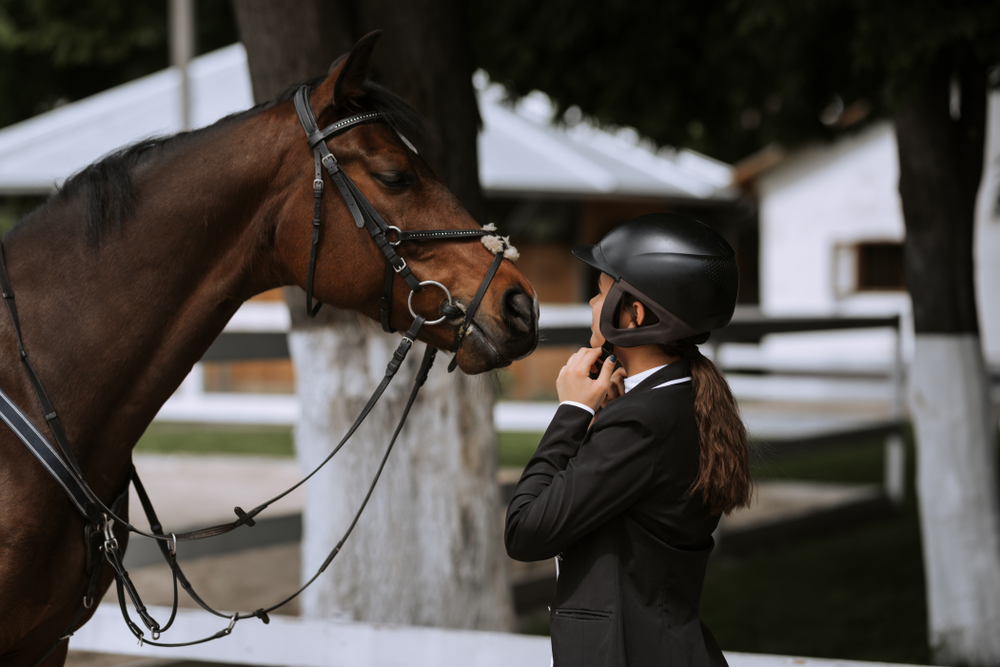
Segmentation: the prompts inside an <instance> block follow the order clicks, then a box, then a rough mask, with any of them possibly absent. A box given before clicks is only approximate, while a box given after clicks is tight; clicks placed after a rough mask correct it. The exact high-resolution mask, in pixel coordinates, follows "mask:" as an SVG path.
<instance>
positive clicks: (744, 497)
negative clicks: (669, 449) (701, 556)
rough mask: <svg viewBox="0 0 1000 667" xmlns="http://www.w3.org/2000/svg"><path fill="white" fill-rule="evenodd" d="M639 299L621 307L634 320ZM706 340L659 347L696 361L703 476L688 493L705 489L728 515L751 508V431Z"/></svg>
mask: <svg viewBox="0 0 1000 667" xmlns="http://www.w3.org/2000/svg"><path fill="white" fill-rule="evenodd" d="M636 301H637V299H636V298H635V297H633V296H632V295H630V294H625V295H624V297H623V298H622V306H621V308H622V310H623V311H625V312H627V313H628V314H629V315H630V316H631V317H632V320H633V321H635V320H636V319H637V318H636V312H635V309H634V307H633V305H632V304H633V303H635V302H636ZM640 303H641V302H640ZM656 319H657V318H656V315H655V314H653V312H652V311H651V310H650V309H648V308H646V309H645V318H644V321H643V323H642V324H640V325H639V326H643V325H647V324H654V323H655V322H656ZM706 340H708V334H701V335H699V336H695V337H693V338H688V339H684V340H680V341H677V342H676V343H670V344H667V345H660V348H661V349H662V350H663V352H664V353H666V354H668V355H670V356H672V357H681V358H684V359H687V360H688V361H689V362H690V364H691V384H692V388H693V389H694V415H695V419H696V421H697V422H698V477H697V478H696V479H695V481H694V484H692V485H691V488H690V489H688V493H691V494H694V493H700V494H701V497H702V499H703V500H704V502H705V504H706V505H708V508H709V511H711V512H712V513H713V514H720V513H721V514H729V513H731V512H732V511H733V510H735V509H738V508H740V507H749V506H750V498H751V495H752V494H753V482H752V481H751V479H750V451H749V448H748V446H747V429H746V426H745V425H744V424H743V420H742V419H741V418H740V409H739V406H738V405H737V403H736V398H735V397H734V396H733V392H732V389H730V388H729V383H728V382H727V381H726V378H725V377H724V376H723V375H722V371H720V370H719V368H718V367H717V366H716V365H715V364H714V363H712V360H711V359H709V358H707V357H705V356H704V355H703V354H702V353H701V350H699V349H698V344H700V343H704V342H705V341H706Z"/></svg>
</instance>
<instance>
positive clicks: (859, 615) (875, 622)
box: [701, 502, 931, 664]
mask: <svg viewBox="0 0 1000 667" xmlns="http://www.w3.org/2000/svg"><path fill="white" fill-rule="evenodd" d="M926 613H927V612H926V606H925V598H924V577H923V561H922V557H921V547H920V528H919V525H918V522H917V515H916V510H915V507H914V504H913V503H912V502H911V503H910V504H909V505H908V506H907V507H906V508H905V510H904V512H903V513H902V515H900V516H899V517H897V518H895V519H892V520H889V521H882V522H878V523H873V524H869V525H866V526H862V527H859V528H855V529H852V530H845V531H843V532H838V533H837V534H835V535H831V536H829V537H825V538H821V539H815V540H809V541H805V542H802V543H799V544H796V545H793V546H790V547H785V548H783V549H781V550H777V551H773V552H767V553H758V554H755V555H752V556H750V557H747V558H743V559H739V560H736V559H726V558H720V559H716V560H713V561H712V562H711V563H710V564H709V569H708V574H707V575H706V578H705V588H704V592H703V594H702V602H701V616H702V620H703V621H704V622H705V623H706V624H707V625H708V626H709V627H710V628H711V629H712V631H713V632H714V634H715V636H716V638H717V639H718V640H719V644H720V645H721V646H722V647H723V648H725V649H726V650H728V651H746V652H754V653H776V654H782V655H803V656H811V657H825V658H842V659H854V660H877V661H885V662H908V663H918V664H929V663H930V661H931V655H930V651H929V649H928V648H927V632H926V623H927V616H926Z"/></svg>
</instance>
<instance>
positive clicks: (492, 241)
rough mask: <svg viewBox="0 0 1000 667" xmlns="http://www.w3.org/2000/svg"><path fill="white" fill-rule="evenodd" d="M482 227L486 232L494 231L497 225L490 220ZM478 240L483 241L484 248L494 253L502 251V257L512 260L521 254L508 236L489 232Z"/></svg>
mask: <svg viewBox="0 0 1000 667" xmlns="http://www.w3.org/2000/svg"><path fill="white" fill-rule="evenodd" d="M483 229H484V230H485V231H487V232H495V231H496V230H497V226H496V225H494V224H493V223H492V222H491V223H489V224H486V225H483ZM480 240H481V241H482V242H483V245H484V246H486V249H487V250H489V251H490V252H491V253H493V254H494V255H498V254H500V253H503V256H504V258H505V259H509V260H510V261H512V262H513V261H515V260H517V259H518V258H519V257H520V256H521V253H519V252H518V251H517V248H515V247H514V246H513V245H512V244H511V242H510V237H509V236H500V235H499V234H490V235H489V236H484V237H482V238H481V239H480Z"/></svg>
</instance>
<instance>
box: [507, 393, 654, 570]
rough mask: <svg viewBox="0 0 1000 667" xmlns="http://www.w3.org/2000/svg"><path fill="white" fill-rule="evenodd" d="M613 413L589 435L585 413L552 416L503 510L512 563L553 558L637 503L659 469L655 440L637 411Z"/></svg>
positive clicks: (566, 409) (562, 411) (565, 409)
mask: <svg viewBox="0 0 1000 667" xmlns="http://www.w3.org/2000/svg"><path fill="white" fill-rule="evenodd" d="M613 407H615V408H617V407H618V406H615V404H614V403H611V404H610V405H609V406H608V407H607V408H606V409H605V410H604V411H603V412H602V413H601V414H600V415H599V416H598V418H597V419H596V420H595V421H594V425H593V428H591V430H590V432H589V433H588V432H587V426H588V424H589V422H590V414H589V413H588V412H587V411H585V410H582V409H580V408H576V407H573V406H560V407H559V409H558V410H557V411H556V416H555V418H554V419H553V420H552V423H551V424H550V425H549V428H548V430H546V431H545V435H544V436H543V437H542V441H541V443H540V444H539V445H538V450H537V451H536V452H535V455H534V456H533V457H532V458H531V460H530V461H529V462H528V465H527V466H526V467H525V469H524V473H523V474H522V475H521V480H520V481H519V482H518V483H517V486H516V487H515V488H514V495H513V498H511V501H510V505H509V506H508V507H507V522H506V526H505V530H504V544H505V546H506V547H507V553H508V555H510V557H511V558H515V559H517V560H524V561H531V560H542V559H545V558H551V557H553V556H555V555H556V554H558V553H560V552H561V551H563V550H564V549H565V548H566V547H567V546H569V545H571V544H573V543H574V542H575V541H577V540H578V539H580V538H581V537H583V536H584V535H586V534H587V533H589V532H591V531H592V530H594V529H596V528H598V527H600V526H601V525H602V524H603V523H604V522H606V521H607V520H608V519H610V518H612V517H614V516H616V515H618V514H620V513H621V512H622V511H624V510H625V509H627V508H628V507H629V506H630V505H632V504H633V503H634V502H635V501H636V500H637V499H638V498H640V497H641V496H642V493H643V491H644V490H645V487H646V486H647V484H648V482H649V481H650V479H652V476H653V469H654V468H655V465H656V458H657V451H658V447H657V439H656V437H655V436H654V434H653V432H652V431H651V430H650V429H649V428H648V427H647V426H646V425H644V424H643V421H644V420H642V419H641V410H635V409H625V410H622V409H613ZM622 407H624V406H622Z"/></svg>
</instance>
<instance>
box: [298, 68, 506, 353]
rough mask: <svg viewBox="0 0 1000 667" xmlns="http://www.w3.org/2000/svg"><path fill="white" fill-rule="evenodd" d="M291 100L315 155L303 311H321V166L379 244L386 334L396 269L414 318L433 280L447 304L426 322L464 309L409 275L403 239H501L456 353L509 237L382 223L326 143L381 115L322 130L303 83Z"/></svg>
mask: <svg viewBox="0 0 1000 667" xmlns="http://www.w3.org/2000/svg"><path fill="white" fill-rule="evenodd" d="M294 102H295V112H296V113H297V114H298V116H299V122H300V123H301V124H302V129H303V130H305V133H306V141H307V142H308V143H309V147H310V148H312V149H313V157H314V159H315V178H314V179H313V201H314V204H313V223H312V245H311V246H310V248H309V270H308V271H309V272H308V274H307V275H306V313H307V314H308V315H309V317H315V315H316V313H317V312H319V309H320V305H321V304H320V303H319V302H317V303H316V304H315V305H313V296H312V295H313V283H314V276H315V273H316V248H317V246H318V245H319V237H320V229H321V227H322V224H321V218H322V212H323V207H322V199H323V169H322V168H323V167H326V172H327V174H329V176H330V180H331V181H333V183H334V185H336V186H337V190H338V191H339V192H340V195H341V196H342V197H343V198H344V202H345V203H346V204H347V208H348V210H349V211H350V212H351V216H352V217H353V218H354V224H355V225H357V226H358V228H359V229H360V228H362V227H364V228H365V229H367V230H368V233H369V234H370V235H371V237H372V239H373V240H374V241H375V245H377V246H378V248H379V250H381V251H382V254H383V255H385V284H384V288H383V291H382V302H381V305H380V308H379V313H380V316H381V320H382V329H383V330H385V331H386V332H387V333H393V332H394V331H395V330H394V329H393V328H392V326H391V325H390V323H389V321H390V314H391V304H392V285H393V278H394V274H399V276H400V277H401V278H402V279H403V280H405V281H406V284H407V286H408V287H409V288H410V296H409V299H408V300H407V303H408V305H409V309H410V314H411V315H412V316H413V317H414V318H416V317H417V314H416V313H415V312H414V311H413V306H412V303H413V295H414V294H415V293H416V292H419V291H421V290H422V289H423V288H424V286H426V285H434V286H436V287H438V288H440V289H441V290H443V291H444V293H445V295H446V296H447V303H445V304H444V305H443V306H442V309H441V310H442V312H441V317H439V318H437V319H429V321H428V322H427V324H440V323H441V322H444V321H445V320H446V319H451V318H453V317H457V316H459V315H460V314H461V313H462V309H461V308H460V307H458V306H456V305H455V303H454V301H453V300H452V296H451V292H450V291H449V290H448V288H447V287H445V286H444V285H443V284H441V283H440V282H437V281H433V280H424V281H421V280H418V279H417V277H416V276H414V275H413V272H412V271H411V270H410V267H409V266H407V264H406V260H404V259H403V258H402V257H400V256H399V254H398V253H397V252H396V247H397V246H398V245H399V244H400V243H403V242H405V241H440V240H443V239H460V240H468V239H483V238H484V237H487V236H493V237H495V238H497V239H499V241H500V243H499V244H496V243H494V244H484V245H486V246H487V248H490V251H491V252H493V254H494V259H493V263H492V265H491V266H490V268H489V270H488V271H487V272H486V276H485V277H484V278H483V281H482V283H480V285H479V289H478V290H476V295H475V296H474V297H473V299H472V301H471V302H470V303H469V305H468V307H466V308H465V318H464V320H463V322H462V325H461V326H460V327H459V329H458V332H457V333H456V334H455V342H454V344H453V345H452V350H451V351H452V352H453V353H457V352H458V347H459V346H460V345H461V343H462V340H464V338H465V337H466V336H467V335H468V332H469V328H470V327H471V326H472V320H473V318H474V317H475V315H476V311H477V310H478V309H479V304H480V302H481V301H482V299H483V296H485V294H486V290H487V289H488V288H489V286H490V282H492V280H493V277H494V276H495V275H496V272H497V270H498V269H499V268H500V263H501V262H502V261H503V258H504V255H505V254H506V253H507V251H508V249H509V248H510V246H509V244H508V243H507V240H506V239H505V238H504V237H501V236H500V235H499V234H497V232H496V231H495V229H493V228H483V229H427V230H418V231H404V230H401V229H400V228H399V227H396V226H394V225H390V224H388V223H386V221H385V220H384V219H383V218H382V216H381V215H379V213H378V211H376V210H375V207H373V206H372V205H371V203H370V202H369V201H368V199H367V198H366V197H365V196H364V194H362V193H361V191H360V190H359V189H358V187H357V186H356V185H355V184H354V181H352V180H351V178H350V177H349V176H348V175H347V173H346V172H345V171H344V170H343V169H341V168H340V163H339V162H337V158H336V157H334V155H333V153H331V152H330V149H329V148H328V147H327V145H326V142H327V140H328V139H329V138H331V137H333V136H334V135H336V134H339V133H340V132H344V131H346V130H349V129H350V128H352V127H355V126H357V125H361V124H364V123H372V122H376V121H384V120H385V118H384V114H382V113H380V112H377V111H373V112H366V113H360V114H357V115H354V116H350V117H348V118H345V119H343V120H339V121H337V122H336V123H333V124H332V125H330V126H328V127H326V128H325V129H323V130H320V129H319V126H318V125H317V124H316V117H315V116H314V115H313V112H312V107H311V106H310V104H309V87H308V86H302V87H301V88H299V89H298V90H297V91H296V93H295V99H294ZM489 227H492V226H489ZM390 233H394V234H395V236H396V240H395V241H390V240H389V238H388V235H389V234H390ZM456 358H457V355H456ZM456 364H457V361H456V360H455V359H452V362H451V364H450V365H449V366H448V370H449V371H453V370H454V369H455V366H456Z"/></svg>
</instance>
